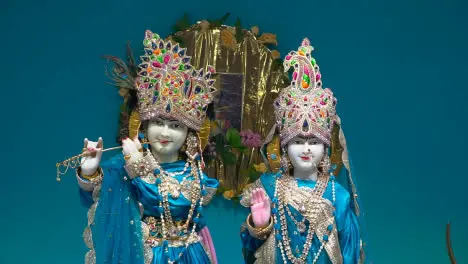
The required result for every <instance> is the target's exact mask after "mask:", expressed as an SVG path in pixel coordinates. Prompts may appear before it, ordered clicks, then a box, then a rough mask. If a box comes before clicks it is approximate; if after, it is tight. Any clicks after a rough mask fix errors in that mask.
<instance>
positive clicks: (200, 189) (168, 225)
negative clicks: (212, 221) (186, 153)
mask: <svg viewBox="0 0 468 264" xmlns="http://www.w3.org/2000/svg"><path fill="white" fill-rule="evenodd" d="M189 166H190V167H191V171H190V173H189V175H188V176H186V177H184V179H185V178H187V177H190V176H193V181H192V184H191V188H190V192H191V204H190V210H189V212H188V215H187V220H186V222H185V224H184V226H183V233H184V234H188V233H189V224H190V222H191V220H192V218H193V216H194V212H195V207H196V206H198V208H197V213H196V215H195V217H194V218H193V226H192V230H191V232H190V234H189V235H188V237H187V238H186V240H185V241H183V243H184V244H185V247H184V248H183V249H182V250H181V252H180V253H179V254H178V256H177V257H176V259H173V260H172V259H170V256H169V241H168V237H170V238H177V237H179V232H180V231H179V229H178V228H177V227H176V225H175V223H174V221H173V219H172V215H171V210H170V207H169V196H171V197H172V194H171V193H170V192H171V190H170V189H171V188H170V187H171V186H173V181H174V180H176V181H177V179H175V178H173V176H176V175H182V174H183V173H185V172H186V171H187V169H188V167H189ZM158 170H159V177H158V178H157V179H156V184H157V185H158V187H159V188H158V194H159V195H160V196H161V198H162V199H160V202H159V207H158V212H159V213H160V219H161V226H162V236H163V246H164V253H165V255H166V257H167V258H168V263H169V264H173V263H176V262H178V261H179V260H180V258H181V257H182V256H183V254H184V253H185V252H186V251H187V248H188V246H189V245H190V244H191V241H194V240H195V238H196V236H197V234H196V227H197V223H198V222H199V217H200V213H201V212H202V210H203V208H202V204H203V196H205V195H206V194H207V191H206V190H205V183H206V180H205V179H204V176H203V172H202V166H201V162H200V161H199V160H196V159H195V158H193V157H191V158H190V159H189V161H188V162H187V163H186V165H185V167H184V170H183V172H179V173H169V172H166V171H164V170H163V169H162V167H161V166H159V167H158V169H156V171H157V172H158ZM177 183H178V181H177ZM179 192H180V188H179ZM177 197H178V195H177Z"/></svg>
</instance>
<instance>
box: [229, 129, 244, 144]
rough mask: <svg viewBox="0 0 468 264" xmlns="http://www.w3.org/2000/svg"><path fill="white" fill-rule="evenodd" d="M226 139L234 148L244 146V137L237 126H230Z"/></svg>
mask: <svg viewBox="0 0 468 264" xmlns="http://www.w3.org/2000/svg"><path fill="white" fill-rule="evenodd" d="M226 140H227V142H228V144H229V145H230V146H231V147H233V148H240V147H242V139H241V136H240V134H239V131H237V129H235V128H229V129H228V131H227V132H226Z"/></svg>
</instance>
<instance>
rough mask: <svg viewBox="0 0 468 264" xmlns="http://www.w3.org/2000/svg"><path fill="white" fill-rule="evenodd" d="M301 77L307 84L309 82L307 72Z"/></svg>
mask: <svg viewBox="0 0 468 264" xmlns="http://www.w3.org/2000/svg"><path fill="white" fill-rule="evenodd" d="M302 79H303V80H304V81H306V82H307V84H310V78H309V76H307V74H304V75H303V76H302Z"/></svg>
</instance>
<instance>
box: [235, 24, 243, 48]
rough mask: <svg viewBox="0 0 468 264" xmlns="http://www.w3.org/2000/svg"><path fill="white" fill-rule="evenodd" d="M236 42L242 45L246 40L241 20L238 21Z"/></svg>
mask: <svg viewBox="0 0 468 264" xmlns="http://www.w3.org/2000/svg"><path fill="white" fill-rule="evenodd" d="M235 27H236V40H237V43H242V41H243V40H244V32H243V31H242V24H241V21H240V19H239V18H237V19H236V24H235Z"/></svg>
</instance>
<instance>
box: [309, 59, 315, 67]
mask: <svg viewBox="0 0 468 264" xmlns="http://www.w3.org/2000/svg"><path fill="white" fill-rule="evenodd" d="M310 62H312V66H315V59H314V58H312V59H310Z"/></svg>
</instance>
